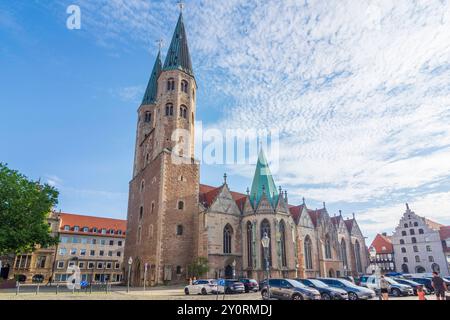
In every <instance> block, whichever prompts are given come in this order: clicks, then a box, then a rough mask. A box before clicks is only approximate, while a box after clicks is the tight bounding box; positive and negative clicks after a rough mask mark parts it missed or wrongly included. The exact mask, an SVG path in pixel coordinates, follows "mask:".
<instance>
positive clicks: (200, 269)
mask: <svg viewBox="0 0 450 320" xmlns="http://www.w3.org/2000/svg"><path fill="white" fill-rule="evenodd" d="M208 271H209V264H208V259H207V258H204V257H199V258H197V259H195V260H194V262H192V263H191V264H190V265H189V266H188V272H189V275H190V276H192V277H196V278H200V277H201V276H202V275H204V274H206V273H207V272H208Z"/></svg>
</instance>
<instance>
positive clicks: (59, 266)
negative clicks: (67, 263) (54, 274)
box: [56, 261, 64, 269]
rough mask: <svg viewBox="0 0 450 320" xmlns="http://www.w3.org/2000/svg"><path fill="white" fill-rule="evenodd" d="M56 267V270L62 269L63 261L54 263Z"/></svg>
mask: <svg viewBox="0 0 450 320" xmlns="http://www.w3.org/2000/svg"><path fill="white" fill-rule="evenodd" d="M56 267H57V268H58V269H64V261H58V262H57V263H56Z"/></svg>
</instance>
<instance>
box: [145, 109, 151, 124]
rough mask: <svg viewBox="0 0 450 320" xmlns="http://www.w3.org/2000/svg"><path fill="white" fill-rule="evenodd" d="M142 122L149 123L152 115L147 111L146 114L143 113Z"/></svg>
mask: <svg viewBox="0 0 450 320" xmlns="http://www.w3.org/2000/svg"><path fill="white" fill-rule="evenodd" d="M144 121H145V122H146V123H149V122H151V121H152V113H151V112H150V111H147V112H146V113H145V117H144Z"/></svg>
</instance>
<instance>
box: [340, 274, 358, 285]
mask: <svg viewBox="0 0 450 320" xmlns="http://www.w3.org/2000/svg"><path fill="white" fill-rule="evenodd" d="M338 278H339V279H345V280H348V281H350V282H351V283H354V284H356V285H357V286H359V279H357V278H354V277H352V276H342V277H338Z"/></svg>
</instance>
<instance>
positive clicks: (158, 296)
mask: <svg viewBox="0 0 450 320" xmlns="http://www.w3.org/2000/svg"><path fill="white" fill-rule="evenodd" d="M215 299H219V300H261V294H260V293H259V292H256V293H246V294H236V295H226V296H223V295H219V296H218V297H217V296H215V295H207V296H202V295H189V296H186V295H185V294H184V293H183V287H179V286H177V287H158V288H151V289H147V290H146V291H144V290H143V288H133V289H132V290H130V292H129V293H127V292H126V288H125V287H112V289H111V291H110V292H109V293H106V292H105V291H104V290H103V291H100V289H98V288H96V289H94V290H93V292H92V293H90V292H89V291H87V292H86V291H84V290H81V291H79V292H77V291H75V293H72V292H71V291H69V290H68V289H67V288H60V290H59V292H58V294H56V288H54V287H53V288H52V287H42V288H40V289H39V294H36V287H35V286H32V287H31V286H26V287H22V288H21V292H20V293H19V294H18V295H16V291H15V289H8V290H0V300H215ZM390 299H391V300H417V297H416V296H410V297H401V298H393V297H391V298H390ZM427 299H428V300H435V296H434V295H429V296H427ZM374 300H378V299H374ZM343 303H345V302H343Z"/></svg>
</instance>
